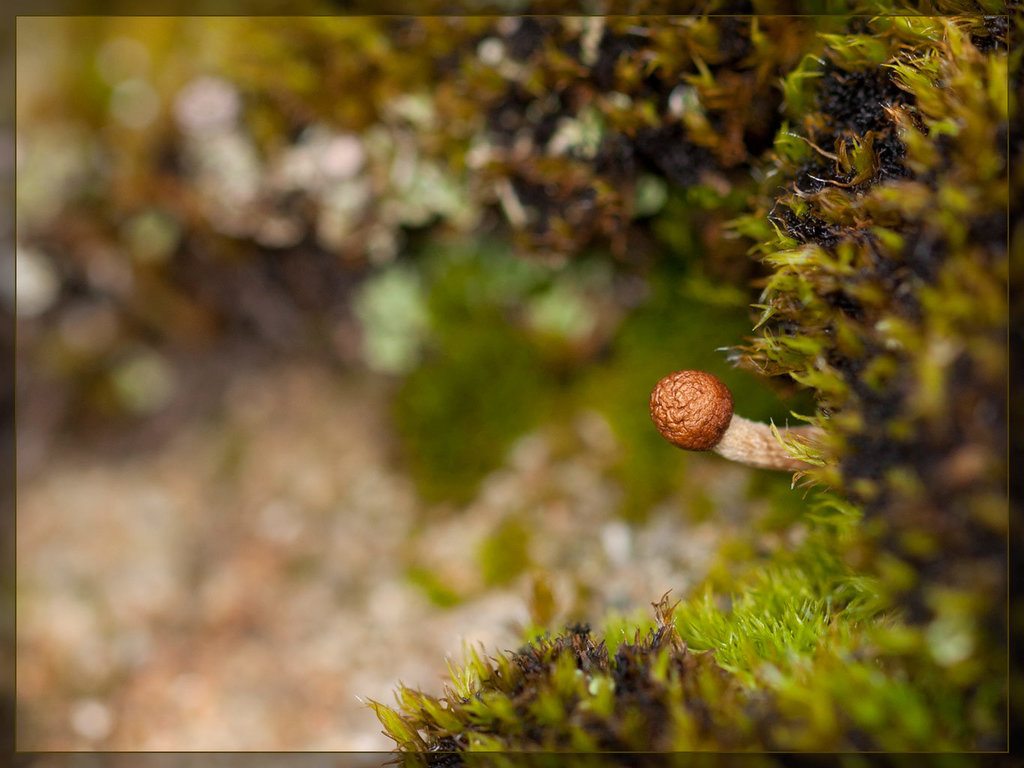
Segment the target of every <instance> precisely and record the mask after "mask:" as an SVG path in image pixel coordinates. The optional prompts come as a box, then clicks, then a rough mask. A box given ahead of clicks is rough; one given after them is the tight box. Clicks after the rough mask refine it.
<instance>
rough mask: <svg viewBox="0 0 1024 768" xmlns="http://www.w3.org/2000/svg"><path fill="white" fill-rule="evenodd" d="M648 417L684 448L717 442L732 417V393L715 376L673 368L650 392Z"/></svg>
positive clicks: (696, 448)
mask: <svg viewBox="0 0 1024 768" xmlns="http://www.w3.org/2000/svg"><path fill="white" fill-rule="evenodd" d="M651 418H652V419H653V420H654V425H655V426H656V427H657V428H658V431H659V432H661V434H662V436H663V437H664V438H665V439H666V440H668V441H669V442H670V443H672V444H673V445H677V446H679V447H680V448H685V449H686V450H688V451H707V450H710V449H711V448H713V447H714V446H715V445H717V444H718V441H719V440H721V439H722V435H723V434H725V430H726V429H727V428H728V427H729V422H730V421H731V420H732V393H731V392H729V388H728V387H727V386H725V384H724V383H722V380H721V379H719V378H718V377H717V376H712V375H711V374H710V373H705V372H704V371H676V372H675V373H670V374H669V375H668V376H666V377H665V378H663V379H662V380H661V381H659V382H658V384H657V386H655V388H654V391H653V392H651Z"/></svg>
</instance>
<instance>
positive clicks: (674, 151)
mask: <svg viewBox="0 0 1024 768" xmlns="http://www.w3.org/2000/svg"><path fill="white" fill-rule="evenodd" d="M636 148H637V152H638V153H639V155H640V156H641V157H642V158H643V159H644V161H645V163H646V164H647V165H649V166H650V167H653V168H656V169H658V170H659V171H661V173H663V174H664V175H665V177H666V178H668V179H669V180H670V181H672V182H674V183H675V184H679V185H680V186H684V187H685V186H689V185H691V184H694V183H695V182H696V181H697V180H698V178H699V176H700V171H701V170H702V169H703V168H706V167H708V166H709V165H711V155H710V153H709V152H708V151H707V150H706V149H704V148H703V147H698V146H695V145H693V144H691V143H690V142H689V141H687V139H686V133H685V131H684V130H683V127H682V126H681V125H679V124H678V123H668V124H666V125H664V126H661V127H659V128H642V129H640V130H639V131H637V134H636Z"/></svg>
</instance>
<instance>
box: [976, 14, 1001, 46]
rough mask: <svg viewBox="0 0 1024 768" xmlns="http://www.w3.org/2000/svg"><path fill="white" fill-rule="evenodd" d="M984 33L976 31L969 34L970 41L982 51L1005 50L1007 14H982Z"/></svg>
mask: <svg viewBox="0 0 1024 768" xmlns="http://www.w3.org/2000/svg"><path fill="white" fill-rule="evenodd" d="M981 22H982V25H983V26H984V28H985V34H981V33H980V32H976V33H975V34H973V35H971V43H972V44H973V45H974V47H975V48H977V49H978V50H979V51H981V52H982V53H989V52H991V51H996V50H1005V49H1006V45H1007V40H1008V39H1009V35H1010V18H1009V16H982V17H981Z"/></svg>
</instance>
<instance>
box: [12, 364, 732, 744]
mask: <svg viewBox="0 0 1024 768" xmlns="http://www.w3.org/2000/svg"><path fill="white" fill-rule="evenodd" d="M190 371H191V372H190V375H191V376H192V379H193V380H190V381H188V382H185V385H186V386H185V387H183V388H184V389H187V390H189V391H191V392H193V393H198V395H197V398H198V399H197V402H201V403H202V404H201V405H196V404H195V403H194V404H193V406H192V407H191V408H190V409H187V410H188V412H187V413H184V414H182V413H177V414H175V415H174V416H173V418H174V419H175V420H176V421H177V423H173V424H172V423H167V422H166V419H165V423H164V424H163V425H162V427H159V426H158V428H157V432H156V433H154V434H151V435H149V437H148V438H147V437H145V436H143V438H140V439H137V440H135V442H134V443H133V442H131V441H129V442H128V443H124V441H122V443H121V444H120V446H118V445H117V443H116V441H114V442H111V441H109V440H108V441H106V442H102V441H100V442H98V441H89V440H86V439H81V438H79V439H75V440H69V439H57V440H54V441H52V442H51V443H49V444H43V443H39V442H38V440H36V438H35V437H34V435H33V433H31V432H28V431H25V430H23V431H22V432H21V433H20V434H19V455H20V456H21V459H20V466H19V471H20V473H21V476H20V482H19V488H18V512H17V546H18V608H17V621H18V624H17V628H18V637H17V640H18V662H17V673H18V698H19V711H18V723H17V730H18V733H17V737H18V743H17V746H18V748H19V749H20V750H80V749H105V750H387V749H390V748H391V747H392V743H391V742H390V740H389V739H387V738H386V737H385V736H384V735H383V734H382V733H381V728H380V724H379V723H378V722H377V719H376V717H375V715H374V714H373V712H372V711H371V710H370V709H369V708H368V707H367V706H366V705H365V704H364V703H362V701H360V698H362V699H366V698H372V699H376V700H378V701H381V702H383V703H387V704H391V703H393V701H394V699H393V693H392V692H393V691H394V689H395V686H396V685H397V683H398V682H399V681H401V682H403V683H405V684H407V685H410V686H413V687H418V688H421V689H423V690H425V691H431V692H435V693H441V688H442V685H443V682H444V679H445V675H446V673H447V669H446V667H445V664H446V659H447V660H451V661H454V662H458V661H460V660H461V658H462V652H463V647H464V646H467V645H468V646H475V647H477V648H478V649H479V647H480V646H481V645H482V647H483V650H484V651H485V652H487V653H494V652H495V651H497V650H502V649H514V648H516V647H518V645H519V643H520V642H521V640H522V631H523V628H524V627H525V626H528V625H529V624H530V622H531V605H533V606H534V608H535V609H536V606H537V605H538V603H537V600H536V599H531V595H532V594H541V595H542V597H541V598H540V602H539V604H540V605H543V604H544V602H545V601H544V599H543V594H544V593H545V590H546V589H550V590H551V592H552V593H553V596H554V605H555V606H556V608H555V609H554V610H553V612H551V613H550V614H549V616H548V617H547V618H549V619H551V621H550V624H551V626H552V628H553V629H556V630H557V629H558V627H559V622H562V623H564V622H565V621H569V620H576V619H583V620H591V621H600V620H601V619H602V618H603V616H604V613H605V611H607V610H612V611H621V612H622V613H623V614H625V615H636V614H637V613H639V614H641V615H646V614H648V613H649V612H650V611H649V604H650V602H651V601H652V600H657V599H658V597H659V596H660V595H661V594H662V593H663V592H665V591H666V590H668V589H672V590H673V594H674V595H675V596H677V597H682V596H683V595H685V594H686V592H687V590H688V589H689V588H690V587H692V586H693V585H694V584H695V583H696V582H698V581H699V580H700V579H701V578H702V577H703V576H704V575H706V573H707V571H708V569H709V568H710V567H711V564H712V561H713V560H714V558H715V555H716V550H717V549H718V545H719V544H720V543H721V542H722V541H724V540H725V538H727V537H728V536H729V535H730V532H731V533H733V534H735V533H736V531H737V530H738V529H739V528H743V527H746V526H749V520H748V521H747V523H746V525H744V522H743V518H742V516H741V515H739V514H737V515H736V516H735V517H733V516H731V515H729V514H728V510H729V509H730V508H732V509H736V510H739V509H741V508H742V507H743V505H744V504H745V503H746V504H749V502H748V501H744V499H743V498H742V491H741V489H742V488H743V487H744V485H745V483H744V482H743V477H744V474H743V473H744V472H745V470H743V469H734V468H733V467H732V466H730V465H726V464H724V463H718V462H715V461H714V460H713V459H709V460H708V464H706V465H705V464H703V463H702V462H698V463H696V464H694V465H692V468H691V470H690V472H691V473H692V475H691V477H692V478H693V479H694V482H705V483H706V484H707V485H706V487H708V489H709V491H710V492H711V493H712V494H713V495H714V497H715V499H716V507H718V509H719V510H725V511H726V513H727V514H726V515H725V516H724V518H723V517H720V516H719V517H717V518H716V520H715V521H714V522H713V523H712V522H698V523H694V522H693V521H692V520H687V517H686V516H685V515H682V514H680V510H679V509H678V508H676V507H675V506H674V505H672V504H670V503H667V504H664V505H662V506H661V507H656V508H655V509H654V510H653V511H652V513H651V515H650V517H649V518H648V520H647V521H646V522H645V523H644V525H643V526H642V527H641V526H636V525H632V524H628V523H626V522H624V521H623V520H621V519H620V518H618V517H616V508H617V504H618V499H619V498H620V494H619V493H618V490H617V488H616V481H614V480H613V479H611V476H610V474H609V472H608V469H609V467H611V466H612V464H613V463H614V460H615V458H616V456H617V455H618V452H619V450H620V446H619V445H617V443H616V440H615V438H614V435H613V434H612V432H611V430H610V429H609V428H608V425H607V423H606V422H605V421H604V420H603V418H602V417H600V416H599V415H597V414H594V413H586V412H584V413H581V414H579V415H578V416H577V417H575V419H574V420H573V421H572V424H573V426H572V429H571V431H572V434H571V435H569V436H568V437H566V435H564V434H555V432H553V431H552V430H551V429H550V428H547V427H542V428H540V429H538V430H536V431H534V432H532V433H530V434H527V435H525V436H523V437H522V438H520V439H519V440H518V441H516V442H515V443H514V445H513V446H512V448H511V450H510V451H509V452H508V454H507V456H506V458H505V460H504V462H503V464H502V466H500V467H499V468H498V469H496V470H495V471H493V472H492V473H491V474H489V475H488V476H487V477H486V478H485V479H484V481H483V482H482V483H481V484H480V486H479V488H478V490H477V492H476V495H475V497H474V498H473V500H472V501H471V502H469V503H468V504H467V505H463V506H455V505H450V504H448V505H446V504H427V503H425V502H423V501H422V500H421V499H420V497H419V496H418V494H417V491H416V488H415V486H414V484H413V482H412V481H411V480H410V479H409V477H408V476H407V475H406V474H405V473H404V472H403V470H402V466H401V461H400V459H399V457H398V455H397V453H396V448H395V444H394V437H393V431H392V429H391V428H390V427H389V423H390V422H389V420H390V419H391V412H390V406H389V403H390V392H391V391H392V387H391V385H392V383H393V380H391V379H388V378H385V377H381V376H378V375H376V374H371V373H368V372H366V371H353V370H340V369H339V368H337V367H334V368H331V367H329V366H327V365H326V364H323V363H317V362H309V361H291V362H280V361H279V362H277V363H274V364H272V365H269V366H268V365H262V364H253V363H252V362H251V361H250V362H248V363H244V362H242V363H239V361H237V360H235V361H232V360H231V359H230V358H226V359H225V358H224V357H221V359H220V360H219V362H217V363H216V364H214V365H211V366H207V369H204V368H203V367H202V366H193V367H192V368H191V369H190ZM204 393H205V394H204ZM154 435H155V436H154ZM157 438H159V439H157ZM146 442H148V443H150V445H149V446H146V445H144V444H145V443H146ZM730 500H731V502H732V503H730ZM510 521H513V522H514V524H515V525H520V526H522V527H524V529H526V530H529V532H530V544H529V549H528V560H529V566H528V567H526V568H525V569H522V570H521V572H519V573H518V574H517V575H516V576H515V577H514V578H511V579H504V580H503V579H500V578H491V577H488V575H487V574H488V573H489V572H490V571H493V568H492V567H491V566H489V564H488V562H487V560H488V558H494V557H498V558H501V557H506V556H508V555H509V553H508V552H501V551H498V550H496V549H495V548H494V545H493V542H492V544H490V545H488V543H487V542H488V541H489V539H488V537H489V536H491V535H492V534H493V532H494V531H495V529H497V528H499V527H501V526H506V527H507V526H508V525H509V524H510ZM513 548H514V547H513ZM520 554H522V553H520ZM495 582H497V583H495ZM538 585H540V587H539V589H540V591H539V593H538V591H537V590H538ZM541 618H544V617H543V616H542V617H541ZM534 619H536V616H534ZM357 697H359V698H357Z"/></svg>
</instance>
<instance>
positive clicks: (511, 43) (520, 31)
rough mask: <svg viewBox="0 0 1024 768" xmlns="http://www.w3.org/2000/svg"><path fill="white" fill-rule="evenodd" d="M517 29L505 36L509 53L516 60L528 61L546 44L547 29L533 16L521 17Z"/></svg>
mask: <svg viewBox="0 0 1024 768" xmlns="http://www.w3.org/2000/svg"><path fill="white" fill-rule="evenodd" d="M518 21H519V23H518V24H517V26H516V28H515V30H513V31H512V33H511V34H509V35H508V36H507V37H506V38H505V46H506V48H507V50H508V55H509V56H511V57H512V58H513V59H515V60H516V61H526V60H527V59H528V58H530V56H531V54H533V53H534V52H535V51H538V50H540V49H541V48H542V47H543V45H544V38H545V37H546V36H547V34H548V32H547V30H546V29H545V28H544V27H543V26H541V24H540V22H539V21H538V20H537V19H535V18H533V17H532V16H522V17H520V18H519V20H518Z"/></svg>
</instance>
